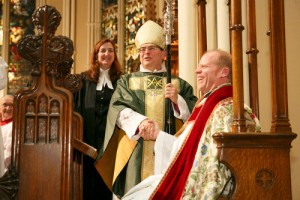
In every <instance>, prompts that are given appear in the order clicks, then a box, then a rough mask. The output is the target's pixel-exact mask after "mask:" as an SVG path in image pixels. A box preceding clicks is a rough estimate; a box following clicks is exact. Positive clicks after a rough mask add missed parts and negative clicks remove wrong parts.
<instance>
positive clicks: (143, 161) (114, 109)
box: [96, 20, 197, 199]
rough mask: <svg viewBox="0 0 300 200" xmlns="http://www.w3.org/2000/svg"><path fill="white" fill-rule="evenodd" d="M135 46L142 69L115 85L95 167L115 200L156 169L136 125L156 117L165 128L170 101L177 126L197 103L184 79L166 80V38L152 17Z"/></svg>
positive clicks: (150, 149)
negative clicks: (169, 81)
mask: <svg viewBox="0 0 300 200" xmlns="http://www.w3.org/2000/svg"><path fill="white" fill-rule="evenodd" d="M135 44H136V47H137V49H138V51H139V57H140V62H141V65H140V71H138V72H134V73H131V74H126V75H123V76H121V78H120V79H119V81H118V83H117V88H116V91H115V92H114V95H113V97H112V101H111V104H110V107H109V113H108V121H107V128H106V133H105V142H104V154H103V156H102V157H100V158H99V159H98V160H97V161H96V168H97V169H98V171H99V173H100V174H101V176H102V177H103V179H104V181H105V182H106V183H107V185H108V187H109V188H111V189H112V191H113V193H114V198H115V199H116V198H121V197H122V196H123V195H124V194H125V193H126V192H127V191H128V190H129V189H130V188H131V187H133V186H135V185H136V184H138V183H139V182H140V181H141V180H143V179H145V178H147V177H148V176H150V175H153V173H154V157H155V155H154V154H153V147H154V142H153V141H146V142H144V141H143V140H142V139H139V137H136V136H138V135H136V134H137V133H138V132H139V131H141V129H139V127H140V126H143V128H146V127H147V124H148V121H150V120H154V121H156V122H157V123H158V124H159V126H160V127H161V129H163V130H165V128H166V127H167V126H168V123H167V122H168V119H169V118H168V117H167V115H168V106H166V99H168V100H171V102H172V103H171V104H172V114H174V116H175V117H176V119H177V120H175V122H174V123H172V125H174V126H177V127H176V128H177V129H179V128H180V127H181V126H182V123H183V122H184V121H185V120H186V119H187V118H188V117H189V115H190V112H191V111H192V108H193V107H194V105H195V102H196V101H197V97H196V96H195V95H194V91H193V88H192V86H191V85H190V84H189V83H188V82H186V81H185V80H183V79H181V78H179V77H175V76H172V77H171V83H167V73H166V67H165V62H164V59H165V57H166V51H165V50H164V48H165V37H164V34H163V28H162V27H161V26H160V25H158V24H157V23H155V22H153V21H151V20H149V21H147V22H146V23H145V24H143V25H142V26H141V27H140V28H139V30H138V32H137V34H136V37H135ZM173 108H174V109H173ZM174 129H175V128H174ZM175 132H176V131H174V132H173V133H171V134H174V133H175ZM99 155H100V153H99ZM107 163H109V166H108V165H107Z"/></svg>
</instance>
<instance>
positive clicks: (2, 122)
mask: <svg viewBox="0 0 300 200" xmlns="http://www.w3.org/2000/svg"><path fill="white" fill-rule="evenodd" d="M12 120H13V119H12V118H11V119H7V120H4V121H1V122H0V126H4V125H6V124H8V123H10V122H12Z"/></svg>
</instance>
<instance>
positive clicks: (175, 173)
mask: <svg viewBox="0 0 300 200" xmlns="http://www.w3.org/2000/svg"><path fill="white" fill-rule="evenodd" d="M228 97H232V87H231V86H224V87H222V88H220V89H218V90H216V91H215V92H213V93H212V94H211V95H210V96H209V97H208V98H207V100H206V102H205V104H204V105H203V107H202V108H198V109H197V108H195V110H194V111H193V113H192V114H191V117H190V118H189V121H190V120H193V119H194V118H195V117H196V118H195V119H196V121H195V124H194V126H193V128H192V130H191V133H190V136H189V138H188V139H187V141H186V144H185V146H184V147H183V148H182V151H181V152H180V153H179V156H178V157H177V159H176V160H175V162H173V163H172V165H170V167H169V169H168V171H167V173H166V175H165V176H164V177H163V179H162V180H161V182H160V184H159V185H158V188H157V189H156V190H155V191H154V193H153V194H152V195H151V199H154V200H162V199H164V200H166V199H170V200H176V199H180V198H181V196H182V193H183V190H184V187H185V184H186V181H187V178H188V175H189V173H190V170H191V168H192V165H193V162H194V159H195V155H196V152H197V147H198V144H199V142H200V138H201V136H202V133H203V130H204V128H205V125H206V122H207V120H208V118H209V116H210V114H211V112H212V111H213V109H214V107H215V106H216V105H217V103H219V102H220V101H221V100H224V99H226V98H228Z"/></svg>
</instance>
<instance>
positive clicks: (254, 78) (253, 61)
mask: <svg viewBox="0 0 300 200" xmlns="http://www.w3.org/2000/svg"><path fill="white" fill-rule="evenodd" d="M246 3H247V6H246V7H247V28H248V29H247V30H248V31H247V37H248V38H247V39H248V49H247V52H246V53H247V54H248V68H249V90H250V107H251V108H252V111H253V112H254V113H255V115H256V116H257V117H258V118H259V98H258V75H257V54H258V49H257V46H256V20H255V16H256V14H255V0H247V2H246Z"/></svg>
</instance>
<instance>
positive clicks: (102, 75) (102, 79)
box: [96, 68, 114, 90]
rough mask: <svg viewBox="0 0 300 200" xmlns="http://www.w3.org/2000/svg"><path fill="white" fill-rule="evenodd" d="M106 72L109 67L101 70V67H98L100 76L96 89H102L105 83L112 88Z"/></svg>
mask: <svg viewBox="0 0 300 200" xmlns="http://www.w3.org/2000/svg"><path fill="white" fill-rule="evenodd" d="M108 72H109V69H106V70H103V69H102V68H100V76H99V80H98V83H97V87H96V90H102V89H103V88H104V87H105V85H107V87H108V88H110V89H114V87H113V85H112V83H111V81H110V78H109V74H108Z"/></svg>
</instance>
